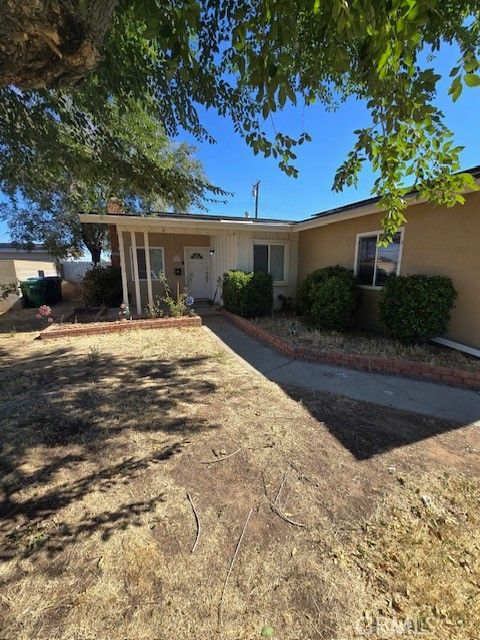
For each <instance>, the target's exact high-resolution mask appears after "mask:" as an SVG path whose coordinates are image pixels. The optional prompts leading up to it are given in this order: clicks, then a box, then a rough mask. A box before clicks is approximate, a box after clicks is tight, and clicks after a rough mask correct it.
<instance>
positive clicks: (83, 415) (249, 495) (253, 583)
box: [0, 329, 480, 640]
mask: <svg viewBox="0 0 480 640" xmlns="http://www.w3.org/2000/svg"><path fill="white" fill-rule="evenodd" d="M34 337H35V333H31V332H30V333H29V332H28V331H25V332H23V333H8V332H7V333H3V334H0V356H1V364H0V368H1V370H0V375H1V386H0V422H1V460H0V462H1V468H2V474H1V478H0V483H1V485H0V489H1V492H2V495H0V500H2V502H1V503H0V538H1V539H0V556H1V564H0V638H3V637H5V638H8V640H33V639H35V640H47V639H48V640H90V639H91V640H93V639H95V640H154V639H161V640H163V639H165V640H167V639H168V640H170V639H172V638H194V639H198V640H210V639H212V638H225V639H226V640H234V639H243V638H245V639H250V638H260V637H262V636H261V634H262V630H263V633H264V635H265V634H268V633H269V631H270V630H271V629H273V630H274V634H275V637H276V638H279V639H282V640H297V639H298V640H300V639H302V640H304V639H308V640H317V639H318V640H320V639H327V638H329V639H332V640H333V639H335V640H350V639H353V638H355V637H358V638H361V637H365V636H367V635H368V637H373V638H383V637H390V638H397V637H398V638H401V637H403V636H404V631H402V629H403V630H404V629H405V626H402V627H401V628H400V627H398V626H397V627H395V629H394V630H395V633H396V634H397V635H390V636H387V635H386V633H387V631H388V632H390V631H391V630H392V628H393V627H392V626H391V625H393V624H395V625H407V626H408V625H409V624H416V625H421V627H422V632H423V635H422V636H421V637H422V638H426V639H427V640H434V639H435V640H438V639H439V638H442V639H444V638H454V639H456V640H467V639H473V638H477V637H478V628H479V625H480V611H479V608H480V603H479V600H480V599H479V585H480V569H479V557H480V549H479V548H478V547H479V544H480V532H479V515H478V513H479V506H480V503H479V500H480V481H479V474H480V439H479V436H478V432H477V430H476V428H475V427H472V426H470V427H469V426H468V425H453V424H447V423H441V422H439V421H434V420H430V419H428V418H423V417H419V416H414V415H408V414H404V413H402V412H397V411H392V410H387V409H382V408H379V407H373V406H370V405H366V404H363V403H359V402H354V401H351V400H347V399H344V398H338V397H333V396H328V395H319V394H316V395H315V396H314V395H312V394H310V393H309V392H306V391H303V390H301V389H281V388H279V387H278V386H277V385H275V384H274V383H271V382H269V381H267V380H265V379H264V378H262V377H261V376H259V375H256V374H255V373H253V372H252V371H251V370H249V369H247V368H244V367H243V365H241V364H240V363H239V361H238V360H237V359H236V358H235V357H234V356H232V355H231V354H229V353H228V352H226V351H224V350H223V349H222V348H221V347H220V346H219V344H218V343H217V342H215V341H214V340H213V339H212V338H210V337H209V335H208V334H207V333H205V332H204V330H202V329H190V330H188V329H183V330H175V329H164V330H159V331H144V332H138V331H132V332H128V333H123V334H119V335H113V336H95V337H91V338H90V337H85V338H81V339H78V338H77V339H69V340H67V339H65V340H59V341H48V342H47V344H45V343H43V342H40V341H38V340H35V339H34ZM234 452H236V453H235V454H234V455H232V456H230V457H228V458H227V459H225V460H222V458H224V457H226V456H228V455H229V454H231V453H234ZM212 461H214V462H212ZM207 463H209V464H207ZM279 489H281V490H280V492H279ZM187 493H189V494H190V497H191V499H192V501H193V504H194V506H195V509H196V511H197V514H198V517H199V520H200V525H201V530H200V535H199V537H198V543H197V546H196V548H195V551H194V552H193V553H192V547H193V544H194V542H195V538H196V534H197V526H196V520H195V516H194V512H193V510H192V506H191V503H190V502H189V499H188V497H187ZM272 503H273V506H272ZM251 510H253V511H251ZM250 511H251V516H250V518H249V520H248V523H247V526H246V528H245V530H244V535H243V537H242V540H241V544H240V545H239V546H237V545H238V542H239V539H240V536H241V533H242V530H243V528H244V525H245V523H246V520H247V516H248V515H249V513H250ZM292 523H296V524H292ZM299 525H302V526H299ZM233 560H234V562H233V564H232V561H233ZM230 568H231V571H230V573H229V569H230ZM227 578H228V579H227ZM222 592H223V599H222ZM219 613H220V615H219ZM412 621H413V622H412ZM382 625H383V626H382ZM388 625H390V626H388Z"/></svg>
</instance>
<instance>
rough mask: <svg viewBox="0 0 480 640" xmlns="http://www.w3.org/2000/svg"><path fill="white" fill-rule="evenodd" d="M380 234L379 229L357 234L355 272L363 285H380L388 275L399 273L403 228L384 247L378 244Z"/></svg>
mask: <svg viewBox="0 0 480 640" xmlns="http://www.w3.org/2000/svg"><path fill="white" fill-rule="evenodd" d="M381 235H382V232H381V231H374V232H372V233H360V234H359V235H358V236H357V247H356V260H355V274H356V276H357V278H358V282H359V284H361V285H363V286H367V287H382V286H383V285H384V283H385V280H386V279H387V277H388V276H389V275H391V274H392V273H393V274H395V275H398V274H399V273H400V260H401V255H402V251H401V248H402V242H403V229H402V230H401V231H399V232H398V233H396V234H395V235H394V236H393V242H391V243H390V244H389V245H388V246H386V247H379V246H378V240H379V238H380V237H381Z"/></svg>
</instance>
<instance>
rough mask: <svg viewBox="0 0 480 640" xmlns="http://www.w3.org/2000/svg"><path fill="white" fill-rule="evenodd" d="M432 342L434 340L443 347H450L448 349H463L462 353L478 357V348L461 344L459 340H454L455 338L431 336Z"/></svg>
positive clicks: (479, 354) (479, 356)
mask: <svg viewBox="0 0 480 640" xmlns="http://www.w3.org/2000/svg"><path fill="white" fill-rule="evenodd" d="M432 342H436V343H437V344H441V345H443V346H444V347H450V349H456V350H457V351H463V353H468V354H469V355H471V356H475V357H476V358H480V349H475V347H469V346H468V345H466V344H462V343H461V342H455V340H448V339H447V338H432Z"/></svg>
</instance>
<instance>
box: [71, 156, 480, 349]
mask: <svg viewBox="0 0 480 640" xmlns="http://www.w3.org/2000/svg"><path fill="white" fill-rule="evenodd" d="M470 173H472V174H473V175H474V176H475V178H477V179H478V178H480V167H476V168H475V169H472V170H470ZM465 197H466V203H465V204H464V205H457V206H455V207H453V208H451V209H448V208H445V207H436V206H433V205H431V204H428V203H425V202H421V201H419V200H418V198H417V196H416V194H410V195H409V196H408V205H409V206H408V210H407V219H408V223H407V224H406V225H405V227H404V228H402V229H401V230H400V231H399V233H398V234H397V235H396V236H395V240H394V242H393V243H392V244H391V245H390V246H389V247H387V248H385V249H382V248H377V244H376V242H377V237H378V234H379V233H380V221H381V218H382V216H383V213H382V211H380V210H379V209H378V207H377V199H374V198H371V199H369V200H363V201H361V202H358V203H355V204H352V205H347V206H345V207H340V208H338V209H334V210H330V211H325V212H322V213H320V214H316V215H314V216H312V217H311V218H309V219H308V220H302V221H300V222H294V221H288V220H270V219H258V220H255V219H252V218H241V217H228V216H227V217H219V216H213V215H193V214H172V213H161V214H158V215H149V216H138V215H127V214H124V213H122V212H121V211H119V210H118V209H117V210H116V211H115V213H113V214H111V215H97V214H82V215H81V220H82V222H87V223H88V222H92V223H93V222H104V223H107V222H108V224H109V225H110V229H111V230H113V232H116V233H117V234H118V252H119V258H120V264H121V267H122V278H123V287H124V298H125V302H129V303H130V304H131V305H132V306H134V307H136V309H137V312H138V313H141V312H142V310H143V309H144V308H145V307H146V306H147V304H148V303H150V302H151V301H152V300H153V297H154V296H155V295H156V294H158V293H160V292H161V286H160V284H159V282H158V273H159V272H160V271H164V272H165V274H166V277H167V279H168V282H169V284H170V286H171V288H172V290H173V291H174V292H175V291H176V288H177V286H179V287H180V288H183V283H184V281H185V275H186V274H190V273H191V274H193V283H192V295H193V296H194V298H196V299H202V298H203V299H213V297H214V295H215V291H216V287H217V280H218V278H219V277H221V276H222V274H223V273H224V272H225V271H227V270H229V269H242V270H246V271H251V270H258V271H269V272H270V273H272V275H273V278H274V297H275V301H276V304H277V305H278V304H279V303H278V297H279V295H283V296H286V297H291V298H294V297H295V294H296V290H297V286H298V283H299V282H300V281H301V279H302V278H304V277H305V276H306V275H307V274H308V273H310V272H311V271H312V270H313V269H316V268H319V267H323V266H326V265H334V264H340V265H343V266H345V267H349V268H353V269H354V270H355V273H356V274H357V276H358V278H359V282H360V285H359V286H360V287H361V288H362V289H363V296H362V298H363V302H362V307H361V309H360V312H359V322H360V323H361V324H363V325H365V326H369V327H372V328H377V327H379V323H378V314H377V304H378V299H379V291H380V290H381V287H382V283H383V281H384V279H385V277H386V276H387V274H389V273H392V272H393V273H397V274H410V273H429V274H445V275H448V276H450V277H451V278H452V280H453V284H454V286H455V288H456V289H457V292H458V299H457V301H456V306H455V309H454V310H453V313H452V319H451V322H450V327H449V330H448V332H447V335H446V337H447V338H448V339H450V340H452V341H455V342H458V343H461V344H464V345H468V346H471V347H474V348H477V349H478V348H480V246H479V245H480V192H470V193H467V194H465ZM114 245H115V246H116V242H112V246H114ZM146 249H148V250H147V251H146Z"/></svg>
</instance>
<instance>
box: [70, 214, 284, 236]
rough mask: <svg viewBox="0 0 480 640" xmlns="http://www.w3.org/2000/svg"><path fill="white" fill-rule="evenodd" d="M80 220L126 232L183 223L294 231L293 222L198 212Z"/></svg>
mask: <svg viewBox="0 0 480 640" xmlns="http://www.w3.org/2000/svg"><path fill="white" fill-rule="evenodd" d="M80 221H81V222H87V223H103V224H115V225H117V226H119V227H123V228H124V229H127V228H128V229H134V228H135V229H137V230H140V229H141V230H143V229H149V230H154V229H159V230H162V229H171V228H174V227H178V224H179V222H180V223H181V226H182V228H184V229H185V232H187V230H188V229H198V227H202V228H205V229H206V230H208V229H210V230H212V231H214V230H219V229H229V230H230V229H249V228H255V229H260V230H263V231H268V230H270V231H293V226H294V225H295V223H294V222H293V221H292V220H278V219H271V218H244V217H241V216H215V215H209V214H196V213H152V214H149V215H132V214H107V213H102V214H99V213H80Z"/></svg>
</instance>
